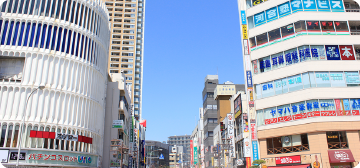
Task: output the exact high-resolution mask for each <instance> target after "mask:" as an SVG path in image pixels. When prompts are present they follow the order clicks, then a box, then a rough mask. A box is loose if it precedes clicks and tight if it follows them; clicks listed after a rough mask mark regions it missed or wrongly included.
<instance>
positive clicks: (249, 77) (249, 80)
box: [246, 71, 253, 87]
mask: <svg viewBox="0 0 360 168" xmlns="http://www.w3.org/2000/svg"><path fill="white" fill-rule="evenodd" d="M246 83H247V87H253V83H252V75H251V71H246Z"/></svg>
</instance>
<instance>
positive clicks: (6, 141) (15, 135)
mask: <svg viewBox="0 0 360 168" xmlns="http://www.w3.org/2000/svg"><path fill="white" fill-rule="evenodd" d="M1 124H2V126H1V130H0V131H1V140H0V148H1V147H4V148H5V147H10V148H15V147H17V146H18V145H19V144H18V143H19V142H18V140H19V138H20V133H21V132H22V144H21V147H22V148H42V149H53V150H66V151H78V152H88V153H94V152H95V149H94V146H93V144H94V145H95V144H96V142H95V141H96V138H94V140H95V141H94V143H93V144H90V143H85V142H79V141H71V140H62V139H60V138H56V139H51V138H32V137H31V134H30V132H31V131H47V132H56V133H62V134H72V135H80V136H85V137H91V136H90V133H89V132H83V131H79V130H71V129H66V128H63V129H62V128H60V127H57V128H56V127H50V126H46V127H44V126H38V125H35V126H32V125H26V129H24V131H22V128H21V127H20V125H19V124H15V125H14V124H11V123H10V124H8V123H1Z"/></svg>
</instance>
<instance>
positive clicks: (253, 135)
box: [250, 122, 257, 141]
mask: <svg viewBox="0 0 360 168" xmlns="http://www.w3.org/2000/svg"><path fill="white" fill-rule="evenodd" d="M250 125H251V140H253V141H256V140H257V131H256V124H255V122H254V123H250Z"/></svg>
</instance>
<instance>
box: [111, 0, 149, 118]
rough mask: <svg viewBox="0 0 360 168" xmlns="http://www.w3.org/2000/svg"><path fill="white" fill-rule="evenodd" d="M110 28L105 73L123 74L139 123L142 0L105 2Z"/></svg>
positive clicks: (141, 68)
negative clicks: (107, 60)
mask: <svg viewBox="0 0 360 168" xmlns="http://www.w3.org/2000/svg"><path fill="white" fill-rule="evenodd" d="M105 4H106V7H107V9H108V11H109V21H110V27H111V36H110V47H109V50H110V52H109V65H108V68H109V69H108V71H109V73H110V74H112V73H121V71H123V72H124V74H125V79H126V85H129V86H130V87H131V98H132V100H131V103H132V104H133V106H134V108H133V109H134V115H135V116H136V117H140V119H141V101H142V99H141V98H142V83H143V81H142V79H143V60H144V47H143V46H144V20H145V0H105Z"/></svg>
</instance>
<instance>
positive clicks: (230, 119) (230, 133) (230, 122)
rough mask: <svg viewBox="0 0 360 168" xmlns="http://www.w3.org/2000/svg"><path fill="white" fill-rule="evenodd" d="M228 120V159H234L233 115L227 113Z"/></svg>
mask: <svg viewBox="0 0 360 168" xmlns="http://www.w3.org/2000/svg"><path fill="white" fill-rule="evenodd" d="M227 119H228V128H227V130H228V139H229V140H230V149H229V157H230V158H236V155H235V133H234V123H235V119H234V116H233V114H231V113H229V114H227Z"/></svg>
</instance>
